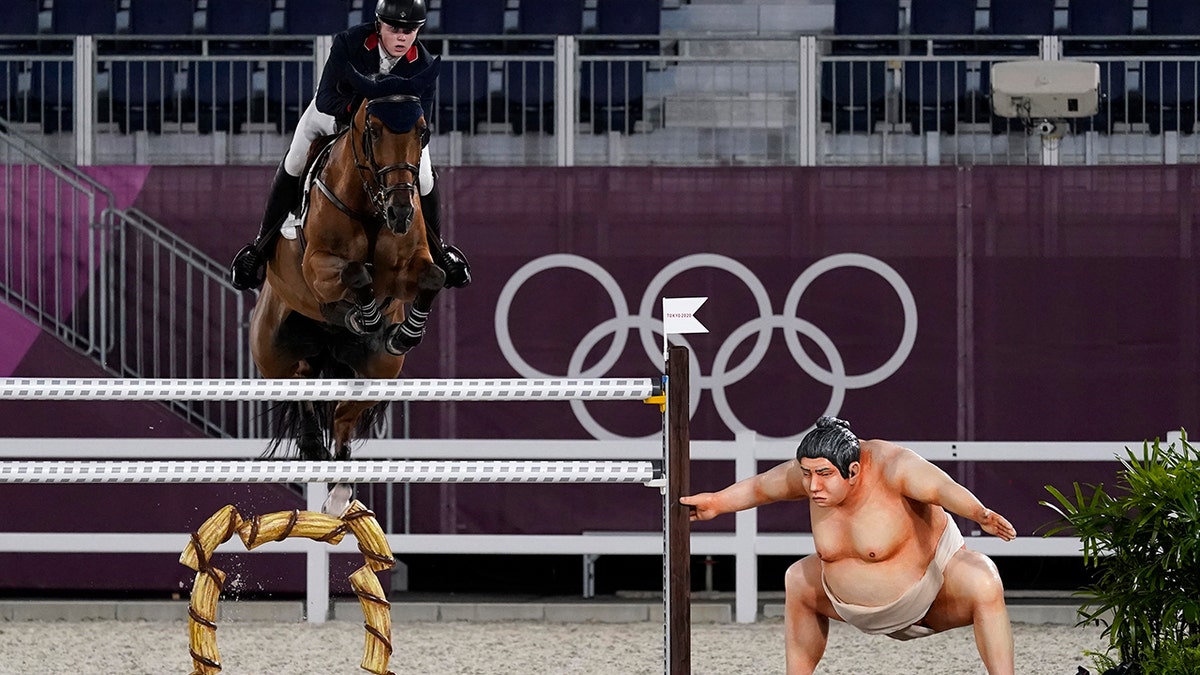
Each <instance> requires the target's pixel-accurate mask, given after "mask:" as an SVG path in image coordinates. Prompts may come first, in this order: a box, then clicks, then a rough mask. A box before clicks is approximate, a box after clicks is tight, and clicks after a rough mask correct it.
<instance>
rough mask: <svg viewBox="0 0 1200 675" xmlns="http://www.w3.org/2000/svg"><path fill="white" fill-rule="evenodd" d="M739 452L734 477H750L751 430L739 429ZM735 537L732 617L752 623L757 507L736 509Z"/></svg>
mask: <svg viewBox="0 0 1200 675" xmlns="http://www.w3.org/2000/svg"><path fill="white" fill-rule="evenodd" d="M736 440H737V444H738V455H737V458H736V459H735V460H734V461H733V466H734V480H742V479H743V478H749V477H751V476H753V475H755V474H756V473H758V457H757V455H756V453H755V451H754V448H755V446H756V445H757V442H758V436H757V435H756V434H755V433H754V432H753V431H739V432H737V435H736ZM734 518H735V519H736V523H737V525H736V529H735V532H734V537H735V538H736V540H737V553H735V554H734V565H735V567H736V572H735V573H734V588H735V590H736V591H737V592H736V594H735V596H736V599H735V601H734V617H735V619H736V621H737V622H738V623H754V620H755V619H756V618H757V617H758V552H757V551H756V550H755V546H756V542H757V541H758V509H744V510H742V511H738V512H737V513H736V514H735V515H734Z"/></svg>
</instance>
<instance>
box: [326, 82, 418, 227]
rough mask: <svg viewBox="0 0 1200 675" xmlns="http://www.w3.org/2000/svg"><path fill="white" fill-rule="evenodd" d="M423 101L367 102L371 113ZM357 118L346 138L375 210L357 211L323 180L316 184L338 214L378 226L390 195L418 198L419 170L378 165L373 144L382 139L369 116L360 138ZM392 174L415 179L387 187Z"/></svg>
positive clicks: (403, 97)
mask: <svg viewBox="0 0 1200 675" xmlns="http://www.w3.org/2000/svg"><path fill="white" fill-rule="evenodd" d="M420 101H421V99H420V97H417V96H411V95H408V94H393V95H390V96H380V97H379V98H373V99H369V100H367V102H366V108H367V109H368V110H369V109H370V107H371V106H372V105H373V104H375V103H411V102H415V103H420ZM356 118H357V115H356V116H355V117H354V118H352V119H351V120H350V129H349V131H350V133H349V136H350V138H347V139H346V142H347V144H349V146H350V151H351V153H352V154H353V156H354V168H355V169H356V170H357V171H358V177H359V180H360V181H362V186H363V192H365V193H366V194H367V197H368V198H369V199H370V200H371V204H372V206H374V207H375V210H374V211H373V212H372V213H363V212H361V211H357V210H355V209H353V208H351V207H350V206H348V205H346V203H345V202H343V201H342V200H341V199H339V198H338V197H337V195H335V194H334V193H333V190H332V189H330V188H329V186H328V185H327V184H326V183H325V181H324V180H322V179H321V178H320V177H317V178H316V179H315V180H314V181H313V182H314V183H316V185H317V188H318V189H319V190H320V191H321V194H323V195H325V197H326V199H328V200H329V201H330V202H331V203H332V204H333V205H334V206H335V207H337V209H338V210H339V211H341V212H342V213H344V214H346V215H347V216H350V217H351V218H353V219H355V220H357V221H359V222H361V223H363V224H364V225H370V226H377V225H378V224H379V221H380V220H382V219H383V214H382V212H383V210H384V208H385V207H386V200H387V198H388V196H389V195H391V194H392V193H393V192H397V191H401V190H403V191H405V192H407V193H408V194H409V198H410V199H411V198H412V197H413V196H415V195H416V192H417V184H416V181H417V173H418V168H417V167H416V166H414V165H413V164H411V163H409V162H396V163H393V164H388V165H386V166H383V167H380V166H379V165H378V164H377V163H376V162H375V150H374V143H375V140H376V139H377V138H379V137H380V132H379V131H378V130H377V129H376V128H375V125H373V124H371V120H370V115H369V114H367V115H364V116H363V129H362V132H361V135H360V132H359V130H358V128H357V127H355V126H354V122H355V119H356ZM359 142H361V143H362V156H361V157H360V156H359V148H358V143H359ZM392 171H407V172H408V173H409V175H410V176H412V180H409V181H403V182H399V183H392V184H387V183H385V182H384V180H383V179H384V176H386V175H387V174H388V173H391V172H392ZM372 183H373V185H372Z"/></svg>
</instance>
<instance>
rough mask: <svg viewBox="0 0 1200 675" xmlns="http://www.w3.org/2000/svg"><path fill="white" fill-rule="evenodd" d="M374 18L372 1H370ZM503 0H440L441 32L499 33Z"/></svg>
mask: <svg viewBox="0 0 1200 675" xmlns="http://www.w3.org/2000/svg"><path fill="white" fill-rule="evenodd" d="M370 4H371V7H372V10H371V17H372V20H373V19H374V16H375V14H374V12H375V10H374V6H375V5H374V3H370ZM504 4H505V0H442V15H441V16H442V18H441V29H442V30H441V32H442V33H444V34H446V35H501V34H503V33H504Z"/></svg>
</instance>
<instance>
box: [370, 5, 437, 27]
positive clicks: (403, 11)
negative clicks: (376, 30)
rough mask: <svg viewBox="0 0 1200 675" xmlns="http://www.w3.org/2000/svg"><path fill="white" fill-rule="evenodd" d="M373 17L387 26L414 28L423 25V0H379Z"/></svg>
mask: <svg viewBox="0 0 1200 675" xmlns="http://www.w3.org/2000/svg"><path fill="white" fill-rule="evenodd" d="M375 18H376V19H379V20H380V21H382V22H384V23H386V24H388V25H389V26H394V27H396V28H407V29H409V30H416V29H417V28H420V27H421V26H424V25H425V0H379V2H378V3H376V5H375Z"/></svg>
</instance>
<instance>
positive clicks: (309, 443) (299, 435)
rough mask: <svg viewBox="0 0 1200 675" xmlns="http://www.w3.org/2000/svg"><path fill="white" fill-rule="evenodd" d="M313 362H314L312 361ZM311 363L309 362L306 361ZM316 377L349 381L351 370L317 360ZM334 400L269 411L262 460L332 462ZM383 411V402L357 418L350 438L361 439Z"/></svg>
mask: <svg viewBox="0 0 1200 675" xmlns="http://www.w3.org/2000/svg"><path fill="white" fill-rule="evenodd" d="M313 361H316V359H313ZM310 363H311V361H310ZM314 365H318V367H317V375H316V377H320V378H338V379H350V378H353V377H354V371H353V370H351V369H350V368H349V367H348V366H346V365H344V364H341V363H339V362H337V361H336V360H334V359H330V358H326V359H320V363H319V364H314ZM336 407H337V401H284V402H282V403H279V404H277V405H275V406H273V407H272V408H271V413H272V414H273V417H274V424H273V425H272V426H273V428H272V435H271V440H270V442H269V443H268V444H267V448H266V450H264V451H263V454H262V458H263V459H303V460H309V461H325V460H329V459H333V455H332V453H331V452H330V447H331V446H332V445H333V412H334V409H335V408H336ZM386 411H387V402H386V401H385V402H382V403H377V404H375V405H374V406H371V407H370V408H368V409H367V411H366V412H364V413H363V414H362V415H361V416H359V418H358V423H357V425H356V426H355V429H354V438H365V437H366V436H367V435H368V434H370V433H371V430H372V428H373V427H374V426H375V424H376V422H378V421H379V420H380V419H382V417H383V415H384V413H385V412H386Z"/></svg>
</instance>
